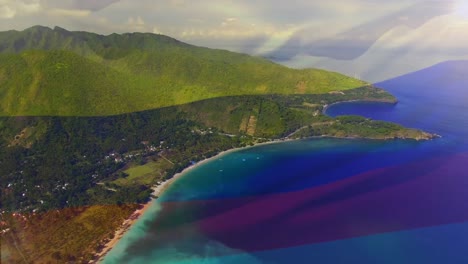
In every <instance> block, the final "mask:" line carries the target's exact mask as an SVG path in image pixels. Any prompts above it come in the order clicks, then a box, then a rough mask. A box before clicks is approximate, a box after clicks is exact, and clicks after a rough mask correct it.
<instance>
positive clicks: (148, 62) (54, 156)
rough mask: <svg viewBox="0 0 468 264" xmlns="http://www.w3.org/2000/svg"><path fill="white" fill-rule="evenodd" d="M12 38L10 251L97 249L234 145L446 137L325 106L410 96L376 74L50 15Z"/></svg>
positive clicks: (5, 194)
mask: <svg viewBox="0 0 468 264" xmlns="http://www.w3.org/2000/svg"><path fill="white" fill-rule="evenodd" d="M0 44H1V45H0V47H1V48H0V94H2V95H4V96H2V97H1V99H0V101H1V103H0V115H1V116H2V117H0V149H1V150H2V151H0V164H1V165H2V166H0V189H1V192H2V196H1V214H0V217H1V218H0V220H1V226H0V228H1V229H0V231H1V243H2V249H1V250H2V261H3V260H4V257H5V261H7V262H8V261H11V262H16V261H25V262H29V261H31V260H36V261H39V262H67V261H68V262H77V261H79V262H87V261H89V260H92V259H94V258H96V252H102V251H103V250H102V249H103V246H104V244H106V243H107V242H108V241H109V240H112V238H113V236H115V233H114V232H115V230H116V229H118V228H119V227H120V226H121V225H122V223H124V221H127V222H126V223H127V224H125V226H126V227H128V226H129V225H128V223H129V220H128V219H129V218H130V220H132V219H133V220H134V219H135V218H137V215H138V214H140V213H141V212H137V214H135V211H136V210H140V209H139V208H140V206H141V205H142V204H146V203H148V201H149V200H150V199H151V197H154V195H152V193H153V189H152V188H153V187H155V186H161V184H162V183H164V182H166V184H167V182H168V181H170V180H171V179H172V178H173V177H174V175H180V174H178V173H180V172H182V171H183V170H184V169H186V168H188V167H190V166H192V165H193V164H196V163H199V162H200V161H203V160H206V159H208V158H210V157H213V156H215V155H217V154H218V153H220V152H223V151H226V150H230V149H236V148H240V147H247V146H253V145H255V144H260V143H267V142H275V141H281V140H291V139H300V138H307V137H314V136H329V137H340V138H369V139H409V140H429V139H432V138H434V137H435V136H436V135H432V134H429V133H426V132H423V131H420V130H416V129H410V128H405V127H402V126H400V125H398V124H393V123H388V122H381V121H373V120H369V119H366V118H362V117H356V116H344V117H338V118H331V117H328V116H326V115H324V114H323V109H324V107H325V106H326V105H330V104H333V103H337V102H344V101H350V100H364V101H378V102H386V103H396V102H397V100H396V98H394V97H393V96H392V95H390V94H388V93H387V92H385V91H384V90H382V89H379V88H377V87H374V86H372V85H370V84H368V83H365V82H363V81H360V80H356V79H353V78H350V77H347V76H343V75H341V74H338V73H332V72H327V71H323V70H318V69H309V70H294V69H289V68H286V67H284V66H281V65H278V64H275V63H273V62H270V61H268V60H265V59H263V58H257V57H251V56H248V55H244V54H237V53H233V52H228V51H222V50H210V49H206V48H201V47H195V46H191V45H188V44H185V43H182V42H179V41H177V40H175V39H172V38H169V37H166V36H162V35H154V34H142V33H134V34H123V35H117V34H113V35H109V36H101V35H97V34H94V33H87V32H70V31H66V30H64V29H61V28H54V29H50V28H45V27H39V26H38V27H33V28H30V29H27V30H25V31H22V32H18V31H7V32H0ZM156 195H158V194H156ZM130 222H131V221H130ZM114 240H115V239H114ZM7 258H8V259H7Z"/></svg>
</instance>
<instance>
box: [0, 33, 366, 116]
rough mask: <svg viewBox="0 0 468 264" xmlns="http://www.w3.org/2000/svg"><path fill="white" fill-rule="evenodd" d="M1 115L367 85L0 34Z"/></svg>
mask: <svg viewBox="0 0 468 264" xmlns="http://www.w3.org/2000/svg"><path fill="white" fill-rule="evenodd" d="M0 53H1V54H0V115H3V116H12V115H14V116H44V115H47V116H102V115H113V114H121V113H128V112H135V111H142V110H148V109H154V108H158V107H164V106H171V105H179V104H184V103H188V102H193V101H198V100H202V99H207V98H215V97H223V96H233V95H255V94H317V93H326V92H330V91H338V90H348V89H353V88H357V87H361V86H364V85H366V84H365V83H364V82H362V81H359V80H355V79H353V78H350V77H346V76H344V75H341V74H338V73H333V72H327V71H323V70H318V69H306V70H294V69H289V68H286V67H284V66H281V65H278V64H275V63H273V62H271V61H268V60H265V59H263V58H259V57H252V56H248V55H244V54H238V53H233V52H229V51H224V50H213V49H207V48H201V47H196V46H191V45H188V44H185V43H182V42H179V41H177V40H175V39H172V38H169V37H166V36H162V35H154V34H143V33H133V34H123V35H118V34H112V35H109V36H101V35H97V34H93V33H87V32H69V31H66V30H64V29H60V28H55V29H53V30H52V29H49V28H45V27H33V28H30V29H27V30H25V31H22V32H17V31H7V32H0Z"/></svg>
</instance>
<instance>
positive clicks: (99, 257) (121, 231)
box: [89, 138, 300, 263]
mask: <svg viewBox="0 0 468 264" xmlns="http://www.w3.org/2000/svg"><path fill="white" fill-rule="evenodd" d="M294 140H300V139H288V138H283V139H276V140H272V141H267V142H262V143H257V144H254V145H252V146H245V147H238V148H232V149H228V150H224V151H221V152H219V153H218V154H216V155H214V156H212V157H209V158H206V159H204V160H201V161H199V162H197V163H196V164H194V165H191V166H189V167H187V168H185V169H184V170H182V171H181V172H178V173H176V174H174V176H173V177H172V178H170V179H168V180H165V181H163V182H162V183H161V184H159V185H157V186H154V187H153V188H152V189H153V193H152V196H156V198H151V199H150V200H149V201H148V202H147V203H144V204H141V205H142V207H140V208H139V209H137V210H135V211H134V212H133V213H132V214H131V215H130V217H129V218H127V219H125V220H124V222H123V223H122V225H121V226H120V227H119V228H118V229H117V230H116V231H115V232H114V236H113V238H112V239H110V240H109V241H107V242H106V243H105V244H104V245H103V247H102V249H101V250H100V251H99V252H96V253H95V254H94V256H95V257H94V258H93V259H92V260H90V261H89V263H102V261H103V260H104V258H105V257H106V255H107V254H108V253H109V252H110V251H111V250H112V249H113V248H114V247H115V246H116V245H117V244H118V243H119V241H120V240H121V239H122V237H123V236H124V235H125V234H126V233H127V232H128V231H129V230H130V229H131V228H132V226H133V225H134V224H135V223H136V222H137V221H138V220H140V219H141V217H142V216H143V215H144V214H145V212H146V211H147V210H148V209H149V208H150V207H151V205H152V204H153V203H154V202H155V201H156V200H157V199H158V198H159V197H160V196H161V195H162V194H164V192H165V191H167V189H168V188H169V187H170V186H171V184H173V183H174V182H176V181H177V180H178V179H180V178H181V177H183V176H184V175H185V174H187V173H188V172H189V171H191V170H194V169H196V168H198V167H199V166H201V165H203V164H206V163H208V162H210V161H213V160H215V159H218V158H220V157H222V156H224V155H226V154H229V153H232V152H236V151H240V150H243V149H249V148H253V147H258V146H262V145H270V144H276V143H282V142H288V141H294Z"/></svg>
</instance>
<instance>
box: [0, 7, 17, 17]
mask: <svg viewBox="0 0 468 264" xmlns="http://www.w3.org/2000/svg"><path fill="white" fill-rule="evenodd" d="M15 14H16V11H15V10H14V9H12V8H11V7H9V6H7V5H4V6H0V18H7V19H8V18H12V17H14V16H15Z"/></svg>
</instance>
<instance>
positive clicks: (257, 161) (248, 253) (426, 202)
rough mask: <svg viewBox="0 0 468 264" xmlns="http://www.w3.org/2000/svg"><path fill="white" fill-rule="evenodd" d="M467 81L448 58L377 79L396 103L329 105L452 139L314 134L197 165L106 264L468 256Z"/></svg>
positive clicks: (333, 111) (336, 111)
mask: <svg viewBox="0 0 468 264" xmlns="http://www.w3.org/2000/svg"><path fill="white" fill-rule="evenodd" d="M445 66H446V65H445ZM437 67H439V68H437ZM454 74H456V76H454ZM466 79H467V77H464V76H462V75H461V74H459V73H458V72H456V71H454V70H450V68H449V70H447V67H442V66H436V68H431V69H429V70H424V71H421V72H416V73H413V74H409V75H406V76H402V77H400V78H395V79H393V80H389V81H386V82H382V83H379V84H376V85H377V86H378V87H382V88H384V89H386V90H387V91H389V92H390V93H392V94H394V95H395V96H396V97H397V98H398V99H399V102H398V104H396V105H390V104H382V103H365V102H353V103H342V104H337V105H333V106H331V107H330V108H328V110H327V114H328V115H331V116H337V115H343V114H358V115H362V116H366V117H370V118H373V119H378V120H386V121H391V122H396V123H400V124H402V125H405V126H408V127H413V128H418V129H423V130H425V131H428V132H432V133H437V134H439V135H441V136H442V138H440V139H435V140H431V141H413V140H389V141H378V140H363V139H327V138H316V139H307V140H301V141H292V142H284V143H279V144H271V145H263V146H258V147H253V148H248V149H243V150H240V151H237V152H232V153H229V154H226V155H224V156H221V157H218V158H217V159H214V160H213V161H211V162H208V163H206V164H203V165H201V166H200V167H198V168H196V169H194V170H191V171H189V172H187V174H186V175H184V176H183V177H182V178H180V179H179V180H177V181H176V182H174V183H173V184H172V185H171V186H170V188H169V189H168V191H166V192H165V193H164V195H163V196H162V197H160V198H159V199H158V200H157V201H155V202H154V203H153V205H152V208H151V209H150V210H149V211H148V212H147V213H146V214H145V215H144V216H143V217H142V218H141V219H140V220H139V221H138V222H137V223H136V224H135V225H134V226H133V227H132V228H131V230H130V231H129V232H128V233H127V234H126V235H125V236H124V237H123V239H122V240H121V241H120V242H119V244H118V245H117V246H116V247H115V248H114V249H113V250H112V251H111V252H110V253H109V254H108V255H107V257H106V258H105V260H104V263H468V254H466V248H468V203H467V201H468V191H467V190H468V142H467V140H466V138H467V136H468V88H467V87H466V86H465V85H464V83H468V80H466Z"/></svg>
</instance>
